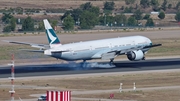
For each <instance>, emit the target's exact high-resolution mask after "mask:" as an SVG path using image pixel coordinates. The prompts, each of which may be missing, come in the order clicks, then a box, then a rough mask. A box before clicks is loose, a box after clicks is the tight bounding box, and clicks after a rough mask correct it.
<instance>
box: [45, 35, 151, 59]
mask: <svg viewBox="0 0 180 101" xmlns="http://www.w3.org/2000/svg"><path fill="white" fill-rule="evenodd" d="M151 44H152V42H151V40H150V39H149V38H147V37H144V36H129V37H118V38H110V39H102V40H94V41H85V42H77V43H70V44H64V45H57V46H55V47H54V48H51V49H49V50H46V51H45V53H44V54H46V55H50V56H52V57H55V58H58V59H64V60H91V59H100V58H102V54H103V53H106V52H109V51H117V50H118V51H120V54H119V55H121V54H126V51H125V50H130V49H133V48H137V47H144V46H149V45H151ZM121 50H123V51H121ZM52 51H57V52H54V53H51V52H52ZM58 51H64V52H58ZM142 51H143V52H144V53H145V52H146V51H148V49H144V50H142Z"/></svg>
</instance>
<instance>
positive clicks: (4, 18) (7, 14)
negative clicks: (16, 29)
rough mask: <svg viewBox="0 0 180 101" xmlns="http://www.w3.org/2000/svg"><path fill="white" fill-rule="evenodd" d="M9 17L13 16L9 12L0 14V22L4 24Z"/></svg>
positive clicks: (8, 20)
mask: <svg viewBox="0 0 180 101" xmlns="http://www.w3.org/2000/svg"><path fill="white" fill-rule="evenodd" d="M11 18H13V16H12V15H11V13H3V16H2V18H1V20H2V22H4V23H5V24H9V23H10V19H11Z"/></svg>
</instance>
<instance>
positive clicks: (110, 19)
mask: <svg viewBox="0 0 180 101" xmlns="http://www.w3.org/2000/svg"><path fill="white" fill-rule="evenodd" d="M110 5H111V6H110ZM113 5H114V3H113V2H105V3H104V10H105V12H104V15H100V10H99V8H98V7H95V6H92V4H91V3H90V2H88V3H85V4H83V5H81V6H80V7H79V8H77V9H73V10H71V11H67V12H66V13H65V14H64V15H63V16H62V17H61V20H62V21H63V25H64V28H65V30H72V29H73V28H74V27H73V26H74V25H75V24H77V25H79V26H80V27H81V29H91V28H93V27H94V26H95V25H97V24H98V25H109V26H112V25H115V26H137V25H138V24H139V22H138V21H139V20H142V19H146V20H147V23H146V24H145V25H146V26H154V24H153V23H154V22H153V20H152V19H151V18H150V15H149V14H146V15H145V16H144V17H143V15H142V14H143V12H141V10H140V9H138V10H136V11H135V12H134V13H133V15H132V16H130V17H127V16H125V15H124V14H121V15H115V16H112V15H111V14H110V13H108V12H111V11H112V10H113ZM158 17H159V18H160V19H164V18H165V13H164V12H160V13H159V15H158Z"/></svg>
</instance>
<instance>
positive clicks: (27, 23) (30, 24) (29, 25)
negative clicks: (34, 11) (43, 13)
mask: <svg viewBox="0 0 180 101" xmlns="http://www.w3.org/2000/svg"><path fill="white" fill-rule="evenodd" d="M22 30H23V31H34V20H33V19H32V18H31V17H30V16H28V17H27V18H26V19H25V20H24V22H23V24H22Z"/></svg>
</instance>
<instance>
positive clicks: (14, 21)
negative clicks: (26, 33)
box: [10, 17, 16, 31]
mask: <svg viewBox="0 0 180 101" xmlns="http://www.w3.org/2000/svg"><path fill="white" fill-rule="evenodd" d="M10 27H11V31H14V30H15V28H16V19H15V18H14V17H12V18H11V20H10Z"/></svg>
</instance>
